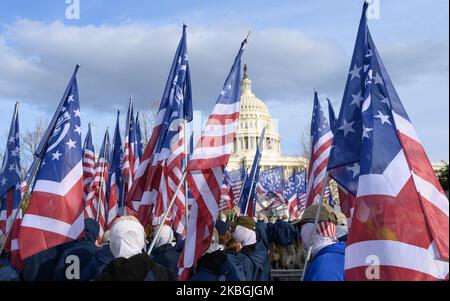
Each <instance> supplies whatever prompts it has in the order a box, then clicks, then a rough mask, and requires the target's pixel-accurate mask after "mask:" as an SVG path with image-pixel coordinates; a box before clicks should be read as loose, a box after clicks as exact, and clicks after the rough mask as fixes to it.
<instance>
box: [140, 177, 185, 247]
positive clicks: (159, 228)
mask: <svg viewBox="0 0 450 301" xmlns="http://www.w3.org/2000/svg"><path fill="white" fill-rule="evenodd" d="M186 175H187V171H186V170H185V171H184V173H183V176H182V177H181V180H180V183H178V186H177V189H175V193H174V194H173V197H172V199H171V200H170V203H169V206H168V207H167V209H166V212H164V215H163V217H162V221H161V223H160V224H159V227H158V230H157V231H156V234H155V236H154V237H153V239H152V243H151V244H150V247H149V248H148V251H147V254H148V255H150V254H151V253H152V251H153V248H154V247H155V243H156V239H157V238H158V237H159V234H160V233H161V229H162V225H163V224H164V222H165V221H166V218H167V216H168V215H169V212H170V209H172V206H173V204H174V203H175V199H176V198H177V194H178V192H179V191H180V188H181V185H183V183H184V179H185V178H186ZM186 228H187V225H186Z"/></svg>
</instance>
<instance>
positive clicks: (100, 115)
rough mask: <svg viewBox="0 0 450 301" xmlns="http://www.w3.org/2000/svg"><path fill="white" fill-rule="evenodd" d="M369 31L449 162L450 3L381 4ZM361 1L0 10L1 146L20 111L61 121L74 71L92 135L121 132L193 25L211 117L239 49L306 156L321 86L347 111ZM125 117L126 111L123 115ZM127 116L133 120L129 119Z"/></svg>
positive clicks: (421, 129)
mask: <svg viewBox="0 0 450 301" xmlns="http://www.w3.org/2000/svg"><path fill="white" fill-rule="evenodd" d="M379 3H380V19H378V20H371V21H370V29H371V31H372V35H373V37H374V40H375V43H377V46H378V49H379V51H380V52H381V55H382V57H383V59H384V61H385V64H386V67H387V69H388V72H389V73H390V75H391V77H392V80H393V81H394V84H395V85H396V88H397V90H398V92H399V95H400V97H401V99H402V101H403V103H404V105H405V107H406V109H407V111H408V113H409V114H410V117H411V119H412V121H413V123H414V125H415V126H416V129H417V131H418V133H419V136H420V137H421V139H422V142H423V144H424V146H425V148H426V150H427V151H428V154H429V156H430V158H431V159H432V160H434V161H438V160H446V161H448V158H449V155H448V153H449V149H448V145H449V140H448V136H449V115H448V111H449V86H448V22H449V21H448V20H449V18H448V5H449V4H448V1H446V0H432V1H423V0H422V1H419V0H380V1H379ZM361 6H362V1H360V0H347V1H332V0H302V1H299V0H291V1H288V0H287V1H263V0H259V1H255V0H248V1H235V0H228V1H199V0H197V1H193V0H191V1H146V0H133V1H121V0H80V8H81V12H80V19H79V20H67V19H66V18H65V10H66V7H67V4H66V3H65V0H40V1H27V0H3V1H1V2H0V20H1V21H0V66H2V67H1V68H0V103H1V104H2V105H1V106H0V149H2V145H3V141H4V133H6V132H7V130H8V129H7V128H8V127H9V122H10V118H11V117H10V116H11V113H12V110H13V103H14V102H15V100H16V99H20V100H21V103H22V105H21V129H22V131H26V130H27V129H29V128H31V127H32V126H33V125H34V120H35V119H37V118H49V117H48V116H49V115H51V114H53V111H54V109H55V107H56V104H57V102H58V101H59V98H60V96H61V94H62V92H63V91H64V88H65V85H66V84H67V81H68V79H69V77H70V73H71V72H72V70H73V67H74V65H75V64H77V63H79V64H80V65H81V66H82V69H81V70H80V72H79V76H78V78H79V89H80V98H81V107H82V117H83V120H82V122H83V128H85V127H86V125H87V123H88V122H89V121H92V122H93V123H94V124H95V126H96V131H97V132H98V133H97V134H96V136H97V137H96V142H97V144H100V140H101V136H102V134H101V132H103V131H104V130H105V128H106V126H110V128H112V127H113V125H114V116H115V113H114V110H115V109H117V108H120V109H123V110H124V109H125V106H126V103H127V98H128V96H129V95H130V94H133V95H134V97H135V102H136V107H137V109H141V110H142V109H145V108H148V107H149V104H150V103H151V102H152V101H155V100H158V99H159V98H160V97H161V95H162V92H163V87H164V84H165V80H166V77H167V73H168V71H169V68H170V62H171V60H172V58H173V54H174V51H175V47H176V44H177V43H178V39H179V36H180V32H181V25H182V24H183V22H185V23H186V24H188V26H189V27H188V49H189V54H190V65H191V69H192V70H191V72H192V80H193V86H194V87H193V93H194V101H195V103H194V106H195V108H196V109H199V110H202V112H203V114H204V115H207V114H208V113H209V111H210V109H211V107H212V105H213V103H214V102H215V100H216V98H217V94H218V92H219V91H220V88H221V85H222V83H223V81H224V79H225V77H226V74H227V72H228V70H229V68H230V65H231V62H232V59H233V56H234V54H235V51H236V49H237V48H238V46H239V43H240V41H241V40H242V39H243V38H244V37H245V35H246V33H247V31H248V30H250V29H251V30H252V31H253V35H252V40H251V42H250V45H249V47H248V49H247V50H246V53H245V55H244V58H243V60H244V62H246V63H248V65H249V74H250V77H251V79H252V80H253V91H254V93H255V94H256V95H257V96H258V97H259V98H261V99H263V100H264V101H265V102H266V104H267V105H268V106H269V109H270V111H271V114H272V115H273V117H274V118H277V119H278V120H279V123H278V124H279V130H280V134H281V136H282V150H283V152H284V153H289V154H296V153H300V152H301V150H300V143H299V140H300V136H301V135H300V134H299V133H298V134H292V133H293V132H295V133H297V132H298V130H297V131H292V129H299V128H305V127H306V126H307V125H308V123H309V122H310V118H311V107H312V97H313V90H314V88H315V89H317V90H318V91H319V94H320V96H321V100H325V98H326V97H329V98H331V99H332V101H333V104H334V105H335V107H336V110H337V109H338V108H339V105H340V101H341V98H342V93H343V88H344V84H345V80H346V73H347V71H348V67H349V64H350V59H351V54H352V50H353V46H354V42H355V36H356V31H357V26H358V21H359V17H360V12H361ZM124 114H125V112H124ZM124 114H123V115H124Z"/></svg>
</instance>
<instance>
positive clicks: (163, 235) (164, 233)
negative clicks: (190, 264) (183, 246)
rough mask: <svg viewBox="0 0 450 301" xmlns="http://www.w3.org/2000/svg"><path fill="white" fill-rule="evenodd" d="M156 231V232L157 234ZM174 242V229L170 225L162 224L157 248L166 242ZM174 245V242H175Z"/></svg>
mask: <svg viewBox="0 0 450 301" xmlns="http://www.w3.org/2000/svg"><path fill="white" fill-rule="evenodd" d="M156 232H157V229H156V231H155V232H154V233H155V234H156ZM172 243H173V230H172V228H171V227H170V226H168V225H162V226H161V232H160V233H159V236H158V238H157V239H156V241H155V249H156V248H159V247H161V246H163V245H166V244H172ZM173 245H174V244H173Z"/></svg>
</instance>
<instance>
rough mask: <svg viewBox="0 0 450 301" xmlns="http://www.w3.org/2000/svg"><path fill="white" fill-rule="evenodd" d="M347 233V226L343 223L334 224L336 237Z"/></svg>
mask: <svg viewBox="0 0 450 301" xmlns="http://www.w3.org/2000/svg"><path fill="white" fill-rule="evenodd" d="M347 234H348V227H347V226H344V225H337V226H336V237H337V238H341V237H343V236H345V235H347Z"/></svg>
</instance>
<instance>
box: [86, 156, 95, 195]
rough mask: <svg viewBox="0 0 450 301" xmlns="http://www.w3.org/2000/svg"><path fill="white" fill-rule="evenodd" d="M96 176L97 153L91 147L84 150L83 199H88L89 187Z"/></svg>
mask: <svg viewBox="0 0 450 301" xmlns="http://www.w3.org/2000/svg"><path fill="white" fill-rule="evenodd" d="M94 176H95V154H94V152H93V151H91V150H89V149H84V150H83V200H84V201H87V195H88V193H89V187H90V186H91V182H92V180H93V179H94Z"/></svg>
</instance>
